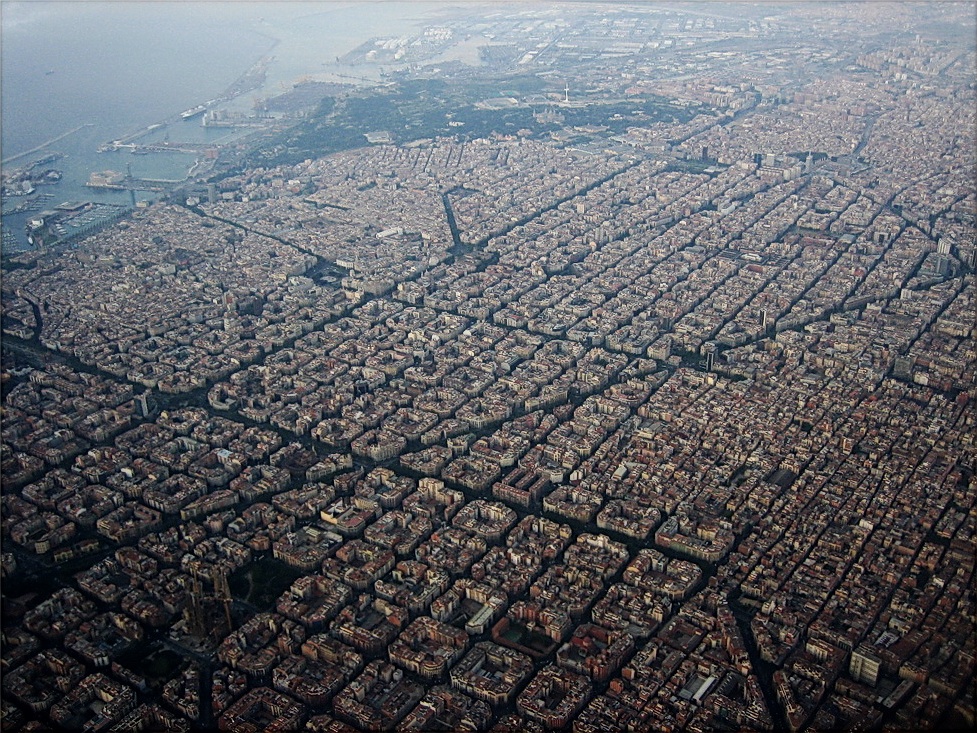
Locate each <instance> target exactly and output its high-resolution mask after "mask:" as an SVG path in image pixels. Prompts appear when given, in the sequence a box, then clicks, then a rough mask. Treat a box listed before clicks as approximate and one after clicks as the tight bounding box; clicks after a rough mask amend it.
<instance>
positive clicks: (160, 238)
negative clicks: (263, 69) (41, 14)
mask: <svg viewBox="0 0 977 733" xmlns="http://www.w3.org/2000/svg"><path fill="white" fill-rule="evenodd" d="M724 7H725V8H726V9H727V12H726V13H725V14H724V13H723V12H721V10H720V9H719V8H715V7H713V6H704V7H703V6H682V5H679V6H676V7H675V8H672V9H671V10H665V9H658V8H655V7H652V6H638V7H636V8H632V9H628V8H626V7H623V6H622V7H620V8H614V9H611V8H610V7H609V6H608V7H606V8H605V7H603V6H600V7H594V6H588V5H568V6H566V7H562V8H561V9H560V10H559V11H555V10H553V11H551V10H547V9H546V8H545V7H543V6H541V7H539V8H531V7H530V6H523V5H512V6H508V5H503V6H500V7H497V8H495V9H494V13H493V14H491V15H487V16H484V17H483V18H482V19H480V20H477V21H475V20H471V19H468V20H457V19H454V20H453V19H447V20H445V21H444V22H440V23H438V24H436V25H432V26H431V27H429V28H427V29H426V30H425V32H424V35H422V36H420V37H418V38H416V39H413V40H412V39H411V38H405V39H400V40H399V41H391V40H389V39H388V40H385V41H383V42H380V41H378V42H376V44H375V48H374V50H373V51H370V52H369V53H366V54H365V55H364V58H363V63H369V62H370V59H371V58H374V57H376V58H377V60H376V61H375V62H376V63H380V62H382V61H384V60H386V61H388V62H389V63H391V64H393V63H395V62H401V63H404V64H408V63H409V62H410V61H411V53H412V49H415V48H418V49H422V48H424V47H425V44H431V43H436V44H439V45H438V48H439V49H442V50H443V48H445V47H450V46H451V45H452V44H455V43H469V44H474V43H476V42H484V43H485V45H486V48H487V50H486V51H485V52H483V57H484V58H485V59H487V60H488V61H486V63H487V62H491V63H493V64H496V65H497V66H498V65H502V66H504V67H505V70H507V71H510V72H513V73H515V72H519V73H536V74H540V75H543V76H544V78H547V77H549V78H551V79H552V88H551V90H550V92H549V93H548V94H547V95H544V96H543V97H542V98H539V99H533V100H525V99H520V98H518V97H510V96H509V95H503V98H500V99H490V100H487V101H486V105H485V106H486V108H496V109H498V108H504V107H505V106H506V105H509V106H515V107H519V106H522V107H530V108H531V109H532V114H533V116H534V118H535V119H538V120H539V121H541V123H545V124H547V125H552V124H553V123H554V121H556V123H559V122H560V121H561V120H562V119H565V118H566V116H568V115H570V114H571V113H572V112H573V111H574V110H575V109H579V108H590V109H592V108H593V106H594V105H600V104H602V103H605V102H606V101H607V100H614V99H618V98H620V99H625V100H626V99H631V98H635V97H639V96H641V95H646V94H654V95H655V96H656V98H660V99H661V100H663V101H667V102H668V103H669V104H670V105H673V106H674V107H676V108H680V109H683V110H686V111H688V113H689V114H688V116H687V118H685V120H684V121H682V120H680V119H678V118H676V119H673V120H671V121H669V120H661V119H657V120H650V119H645V120H642V119H641V117H640V115H636V116H635V118H634V120H633V121H628V120H625V121H624V123H623V124H622V123H621V120H608V123H607V125H606V126H602V125H593V124H589V125H585V126H570V125H566V126H563V127H559V124H557V127H558V129H556V130H554V131H552V132H550V133H548V134H546V135H537V134H534V133H533V131H532V130H531V129H511V130H508V129H507V130H500V131H497V132H496V133H494V134H492V135H489V136H486V137H476V138H471V137H468V136H466V135H465V134H464V126H463V125H460V126H459V127H458V128H457V129H458V134H457V135H456V136H454V137H438V138H432V139H423V140H416V141H412V142H410V143H409V144H393V143H390V142H386V141H388V140H390V139H395V137H394V138H392V137H391V136H392V135H393V134H394V131H384V130H376V129H374V128H372V127H371V126H370V121H369V120H365V121H364V129H363V133H364V139H363V145H362V147H359V148H357V149H352V150H346V151H342V152H338V153H335V154H331V155H327V156H324V157H319V158H309V159H306V160H303V161H300V162H297V163H290V164H280V165H268V166H264V167H261V166H248V167H243V168H241V169H239V170H235V171H234V172H233V173H232V174H228V175H223V176H222V177H220V178H219V179H216V180H212V181H210V182H209V184H207V185H206V186H205V188H206V193H201V195H199V196H196V195H195V196H188V197H183V196H181V197H170V198H169V199H167V200H163V201H160V202H158V203H154V204H152V205H150V206H146V207H141V208H138V209H136V210H134V211H133V212H132V213H131V215H129V216H126V217H124V218H122V219H121V220H119V221H117V222H115V223H113V224H111V225H110V226H108V227H107V228H105V229H103V230H102V231H100V232H98V233H97V234H94V235H92V236H90V237H88V238H86V239H83V240H80V241H78V242H76V243H75V244H74V245H73V246H70V247H63V248H60V249H58V250H57V251H51V250H44V249H42V250H39V251H32V252H28V253H23V254H18V255H16V256H12V257H9V258H7V259H6V261H5V263H4V272H3V280H2V326H3V334H4V349H5V351H4V371H3V380H4V381H3V385H4V386H3V389H4V399H3V424H2V476H3V493H2V532H3V534H2V539H3V553H2V571H3V593H4V595H3V648H2V657H0V661H2V671H3V678H2V720H3V729H4V730H24V731H31V730H44V729H49V728H50V726H55V727H57V728H62V729H70V730H85V731H104V730H172V731H187V730H191V729H215V728H219V729H221V730H228V731H297V730H309V731H330V732H332V733H339V732H340V731H348V730H375V731H379V730H392V729H395V728H396V729H398V730H416V731H422V730H473V731H474V730H493V731H500V732H501V731H517V730H518V731H543V730H550V729H565V730H572V731H574V732H575V733H591V732H596V731H615V730H635V731H641V730H656V731H669V730H671V731H689V732H695V731H722V730H728V731H741V730H793V731H799V730H811V731H830V730H839V729H854V730H863V729H864V730H918V729H945V728H948V727H954V726H956V727H960V728H968V729H969V727H970V726H971V725H973V724H974V692H975V690H974V684H975V683H974V679H975V678H974V669H975V653H977V640H975V634H974V623H975V622H974V619H975V613H977V608H975V596H974V593H973V588H974V564H975V550H977V546H975V542H977V538H975V530H977V514H975V500H977V484H975V479H974V470H975V467H977V463H975V459H977V445H975V435H977V412H975V398H977V382H975V373H977V355H975V340H974V339H975V312H977V304H975V292H977V291H975V280H974V277H975V276H974V265H975V218H974V217H975V205H977V193H975V185H974V173H975V140H974V135H973V133H974V129H975V111H977V105H975V58H977V57H975V50H974V43H973V37H974V36H973V25H974V12H973V11H974V6H973V4H966V3H947V4H941V3H927V4H921V5H911V4H904V3H898V4H891V5H884V4H879V3H865V4H857V5H849V4H798V5H791V6H785V8H778V7H774V6H769V5H765V4H761V5H760V6H758V9H756V8H755V9H753V10H750V11H749V12H746V11H745V10H744V11H743V12H742V13H740V12H739V11H738V10H737V9H736V6H724ZM751 13H752V14H753V15H755V16H756V17H752V16H751ZM950 27H956V28H957V31H958V33H959V39H957V38H956V37H955V36H953V35H952V34H950V35H949V36H948V35H946V34H945V33H944V31H945V29H946V28H950ZM370 53H372V54H373V57H371V56H370ZM398 54H399V55H398ZM391 58H393V60H390V59H391ZM410 69H411V71H412V73H415V74H417V75H427V76H431V75H432V74H436V73H437V70H436V69H433V70H432V68H431V66H430V64H427V65H425V64H422V63H415V64H414V65H413V66H412V67H410ZM452 69H454V71H452ZM443 73H460V72H458V70H457V68H455V67H454V66H452V67H451V68H450V69H448V68H446V69H445V71H444V72H443ZM500 85H501V82H500ZM384 133H386V134H384ZM367 135H368V136H369V137H366V136H367ZM368 140H370V141H372V142H368Z"/></svg>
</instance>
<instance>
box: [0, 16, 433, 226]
mask: <svg viewBox="0 0 977 733" xmlns="http://www.w3.org/2000/svg"><path fill="white" fill-rule="evenodd" d="M444 7H446V6H445V4H443V3H440V2H343V3H337V2H311V3H306V2H279V3H275V2H263V3H262V2H254V3H252V2H245V3H238V2H196V1H194V0H190V1H189V2H145V1H144V0H132V1H130V2H126V1H115V2H64V1H62V2H47V1H45V0H30V1H29V2H16V0H5V1H4V2H2V3H0V35H2V43H0V112H2V124H0V158H2V161H3V162H2V165H3V167H4V168H5V169H10V168H16V167H19V166H21V165H24V164H26V163H28V162H30V161H31V160H36V159H39V158H40V157H41V156H43V155H45V154H49V153H60V154H62V155H63V156H64V157H63V158H62V159H61V160H59V161H58V162H56V163H53V164H51V165H52V167H54V168H57V169H59V170H61V171H63V173H64V177H63V179H62V181H61V182H60V183H58V184H56V185H54V186H44V187H40V188H39V191H41V192H44V193H50V194H52V196H53V198H52V199H51V201H50V205H51V206H53V205H57V204H58V203H61V202H63V201H69V200H71V201H101V202H106V203H119V204H126V203H128V202H129V194H128V192H125V191H105V190H97V189H92V188H88V187H86V186H85V185H84V184H85V183H86V181H87V180H88V177H89V175H90V174H91V173H92V172H93V171H103V170H116V171H119V172H123V173H124V172H126V171H127V170H129V171H130V172H131V173H132V175H133V176H136V177H141V178H156V179H170V180H179V179H182V178H184V177H185V176H186V175H187V172H188V171H189V170H190V168H191V166H192V165H193V164H194V162H195V156H194V155H192V154H178V153H156V154H149V155H139V156H135V155H131V154H130V153H129V152H127V151H118V152H104V153H98V152H97V149H98V147H99V146H100V145H102V144H104V143H107V142H110V141H112V140H116V139H119V138H121V137H123V136H125V135H129V134H132V133H134V132H137V131H139V130H143V129H146V128H148V127H149V126H150V125H153V124H156V123H158V122H160V121H162V120H164V119H167V118H172V117H173V116H174V115H178V114H179V113H180V112H182V111H183V110H185V109H190V108H192V107H195V106H197V105H198V104H202V103H204V102H206V101H207V100H211V99H214V98H215V97H218V96H219V95H221V93H222V92H224V90H225V89H227V88H228V87H229V86H230V85H231V84H232V83H233V82H234V81H235V80H236V79H237V78H238V77H240V76H241V74H243V73H244V72H245V71H246V70H247V69H248V68H250V67H251V66H252V65H253V64H255V63H256V62H257V61H259V60H261V59H263V58H265V59H268V58H270V59H271V62H270V63H269V65H268V67H267V76H266V79H265V83H264V85H263V86H262V87H261V88H259V89H256V90H253V91H251V92H248V93H247V94H245V95H242V97H240V98H238V99H237V100H236V101H235V102H234V103H233V105H234V109H236V110H238V111H243V112H247V111H249V110H250V108H251V106H252V105H253V100H254V99H255V98H267V97H270V96H273V95H275V94H280V93H282V92H283V91H286V90H287V89H289V88H290V86H291V84H293V83H295V82H296V81H297V80H299V79H300V78H302V77H306V76H309V77H313V78H316V77H320V78H330V76H332V78H333V79H334V80H336V81H342V80H344V77H342V76H336V75H337V74H346V75H348V76H347V77H346V78H351V76H352V75H356V76H358V77H367V78H370V77H373V78H378V73H379V70H378V69H376V68H369V67H356V69H355V70H352V69H349V68H346V67H342V66H341V65H339V64H338V63H337V57H341V56H342V55H344V54H346V53H348V52H349V51H351V50H353V49H354V48H356V47H357V46H358V45H360V44H361V43H363V42H365V41H367V40H369V39H370V38H373V37H378V36H397V35H408V34H410V33H412V32H416V30H417V29H418V27H419V24H421V23H423V22H425V21H426V20H430V19H431V18H432V17H435V14H436V13H437V11H439V10H440V9H443V8H444ZM200 122H201V120H200V117H199V116H198V117H195V118H193V119H191V120H188V121H182V120H178V121H176V122H174V123H171V124H170V125H168V126H167V128H166V129H161V130H159V131H157V132H156V133H154V134H153V135H150V136H147V137H146V138H145V139H144V140H142V141H143V142H145V141H149V140H153V139H163V138H164V136H165V137H168V139H170V140H171V141H172V142H187V141H215V140H218V139H220V138H222V137H226V136H228V135H229V134H233V133H229V130H227V129H223V128H217V129H206V128H202V127H201V125H200ZM137 196H138V198H140V199H145V198H149V197H151V196H152V194H149V193H145V192H137ZM29 216H32V214H25V215H19V216H8V217H4V226H5V228H8V229H9V230H11V231H12V232H14V234H15V235H16V236H17V238H18V240H19V241H20V243H21V245H23V244H24V234H23V231H24V224H25V223H26V220H27V218H28V217H29Z"/></svg>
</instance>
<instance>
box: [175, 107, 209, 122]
mask: <svg viewBox="0 0 977 733" xmlns="http://www.w3.org/2000/svg"><path fill="white" fill-rule="evenodd" d="M206 111H207V105H206V104H199V105H197V106H196V107H191V108H190V109H188V110H187V111H185V112H181V113H180V117H182V118H183V119H185V120H189V119H192V118H194V117H196V116H197V115H202V114H203V113H204V112H206Z"/></svg>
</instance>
